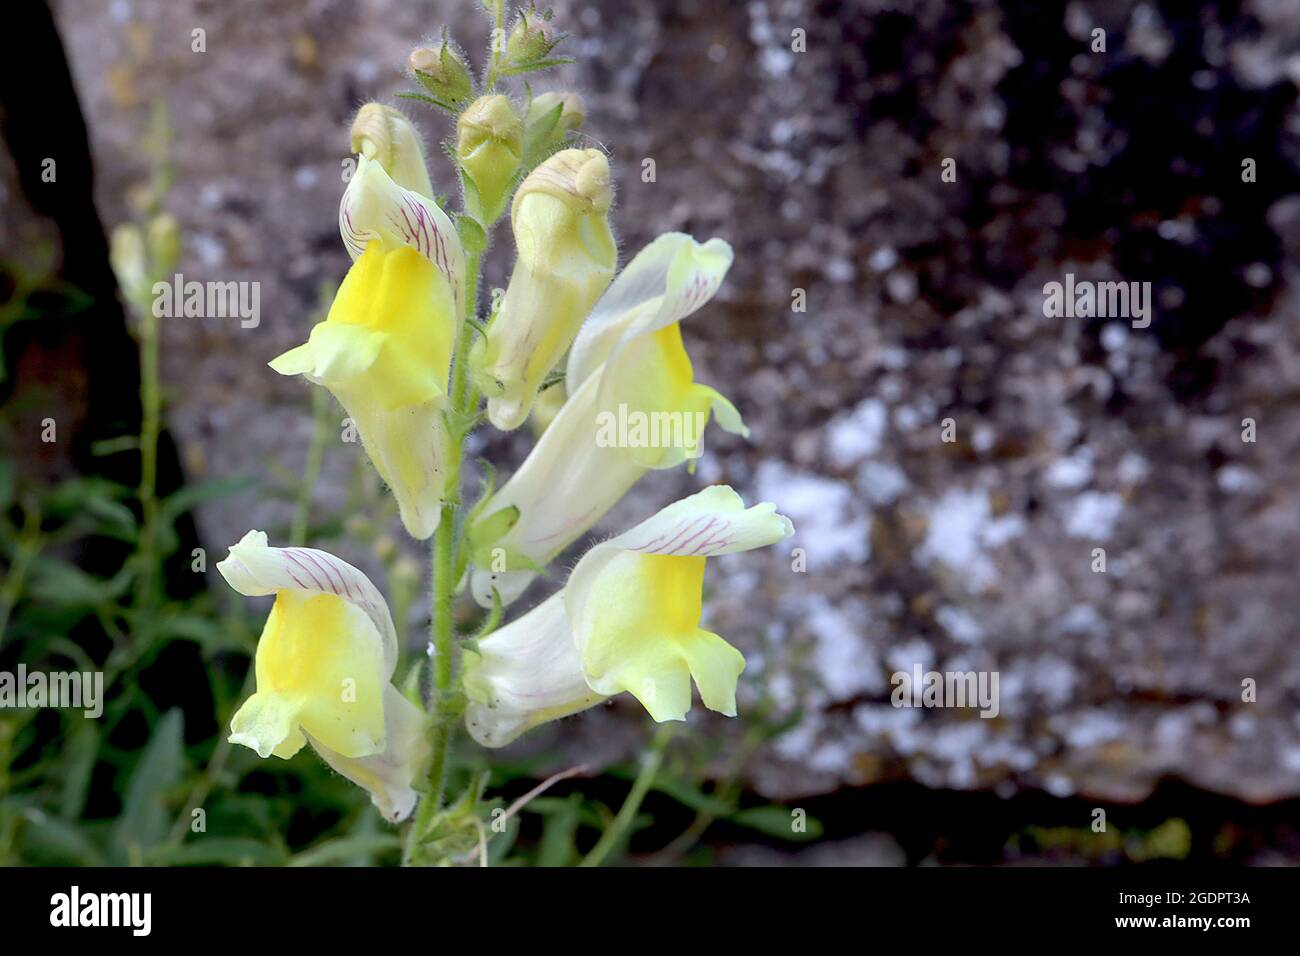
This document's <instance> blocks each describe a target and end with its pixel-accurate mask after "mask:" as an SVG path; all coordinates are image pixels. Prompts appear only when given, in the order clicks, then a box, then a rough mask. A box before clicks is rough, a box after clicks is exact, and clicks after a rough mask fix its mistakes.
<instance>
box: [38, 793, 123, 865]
mask: <svg viewBox="0 0 1300 956" xmlns="http://www.w3.org/2000/svg"><path fill="white" fill-rule="evenodd" d="M22 818H23V829H22V836H21V838H20V846H21V850H20V851H19V852H20V856H21V858H22V860H23V861H24V862H25V863H30V864H35V865H37V866H103V865H104V860H103V858H102V857H101V856H100V852H99V848H98V847H96V846H95V844H94V843H93V842H92V841H91V839H90V837H89V836H87V835H86V833H85V832H84V831H83V830H82V829H81V828H79V827H78V826H76V825H75V824H73V823H70V822H69V821H67V820H61V819H59V818H58V817H51V816H48V815H47V814H45V813H42V812H41V811H40V810H37V809H36V808H34V807H32V808H29V809H27V810H25V811H23V814H22Z"/></svg>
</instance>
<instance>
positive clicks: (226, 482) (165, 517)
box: [158, 476, 256, 524]
mask: <svg viewBox="0 0 1300 956" xmlns="http://www.w3.org/2000/svg"><path fill="white" fill-rule="evenodd" d="M255 483H256V482H254V480H253V479H252V478H247V477H243V476H240V477H234V478H214V479H212V480H211V481H201V482H199V483H198V484H194V485H186V486H185V487H184V488H182V489H181V490H180V491H177V492H176V493H175V494H172V495H169V496H168V497H167V498H165V499H164V500H163V502H162V506H161V507H160V508H159V509H158V516H159V518H160V519H161V520H162V521H164V522H166V523H168V524H170V523H171V522H173V521H175V520H176V519H177V518H179V517H180V516H181V515H183V514H185V513H186V512H188V511H190V510H191V509H193V508H194V507H195V506H196V505H200V504H203V502H205V501H212V500H214V499H216V498H225V497H227V496H229V495H233V494H238V493H239V492H241V491H244V490H245V489H247V488H250V487H252V486H253V485H254V484H255Z"/></svg>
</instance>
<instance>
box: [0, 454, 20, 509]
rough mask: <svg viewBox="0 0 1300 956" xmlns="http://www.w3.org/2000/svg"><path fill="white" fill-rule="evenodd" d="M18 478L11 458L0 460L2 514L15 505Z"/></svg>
mask: <svg viewBox="0 0 1300 956" xmlns="http://www.w3.org/2000/svg"><path fill="white" fill-rule="evenodd" d="M16 486H17V478H16V477H15V474H14V463H13V459H11V458H0V513H3V512H5V511H8V510H9V506H10V505H11V504H13V501H14V492H15V488H16Z"/></svg>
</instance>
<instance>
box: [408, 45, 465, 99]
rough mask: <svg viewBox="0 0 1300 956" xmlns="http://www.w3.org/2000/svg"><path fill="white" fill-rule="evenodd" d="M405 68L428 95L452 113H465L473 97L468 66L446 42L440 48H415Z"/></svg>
mask: <svg viewBox="0 0 1300 956" xmlns="http://www.w3.org/2000/svg"><path fill="white" fill-rule="evenodd" d="M406 65H407V66H408V67H410V70H411V73H412V74H414V76H415V79H416V80H417V81H419V83H420V85H421V86H423V87H424V88H425V89H426V90H428V91H429V95H430V96H432V97H433V98H434V99H436V100H438V101H439V102H441V103H442V104H444V105H445V106H447V107H448V108H449V109H452V110H456V111H459V110H461V109H463V108H464V106H465V104H466V103H468V102H469V101H470V98H471V97H472V96H473V95H474V81H473V79H471V77H470V72H469V66H468V65H467V64H466V63H465V58H464V57H463V56H461V53H460V51H459V50H457V49H456V48H455V47H454V46H452V45H451V43H450V42H449V41H447V40H443V41H442V43H440V44H439V45H438V46H437V47H429V46H421V47H416V48H415V49H414V50H412V51H411V55H410V56H409V57H407V58H406Z"/></svg>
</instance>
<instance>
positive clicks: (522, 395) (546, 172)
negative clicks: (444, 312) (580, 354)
mask: <svg viewBox="0 0 1300 956" xmlns="http://www.w3.org/2000/svg"><path fill="white" fill-rule="evenodd" d="M612 200H613V192H612V190H611V189H610V183H609V162H608V161H607V160H606V159H605V154H604V153H602V152H600V150H596V149H562V150H560V151H559V152H558V153H555V154H554V155H553V156H551V157H550V158H549V159H547V160H546V161H545V162H543V163H542V164H541V165H539V166H538V167H537V168H536V169H534V170H533V171H532V172H531V173H529V175H528V178H527V179H525V180H524V181H523V183H522V184H521V185H520V186H519V189H518V190H517V191H516V192H515V197H514V201H513V202H512V203H511V207H510V225H511V228H512V230H513V232H514V237H515V248H516V258H515V265H514V270H513V272H512V273H511V275H510V282H509V284H508V285H507V287H506V292H505V295H504V296H503V297H502V299H501V307H500V309H499V310H498V312H497V315H496V317H495V318H494V319H493V320H492V322H491V324H490V325H489V326H488V329H487V338H486V339H485V340H480V341H479V342H477V343H476V344H475V346H474V349H473V351H472V352H471V353H470V368H471V371H472V374H473V376H474V381H475V383H476V384H477V386H478V387H479V388H480V389H481V390H482V392H483V394H484V395H485V396H487V400H488V418H489V419H490V420H491V422H492V424H493V425H495V426H496V427H497V428H500V429H502V430H503V431H509V430H511V429H514V428H518V427H519V426H520V425H521V424H523V422H524V420H525V419H526V418H527V417H528V412H529V410H530V409H531V407H532V404H533V400H534V399H535V398H536V396H537V390H538V388H539V387H540V386H541V384H542V380H543V379H544V378H545V377H546V375H547V373H548V372H550V371H551V370H552V369H553V368H555V366H556V365H557V364H558V363H559V361H560V359H561V358H562V357H563V356H564V352H565V350H566V349H568V348H569V345H570V344H571V343H572V342H573V338H574V336H575V335H576V334H577V332H578V328H579V326H581V324H582V320H583V319H584V318H585V317H586V315H587V313H588V311H590V309H591V307H592V306H593V305H594V304H595V302H596V300H597V299H598V298H599V297H600V294H601V293H602V292H604V291H605V288H606V287H607V286H608V285H609V283H610V280H611V279H612V278H613V277H614V266H615V263H616V262H617V260H618V248H617V246H616V245H615V243H614V235H613V233H611V232H610V228H609V221H608V214H609V207H610V203H611V202H612Z"/></svg>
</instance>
